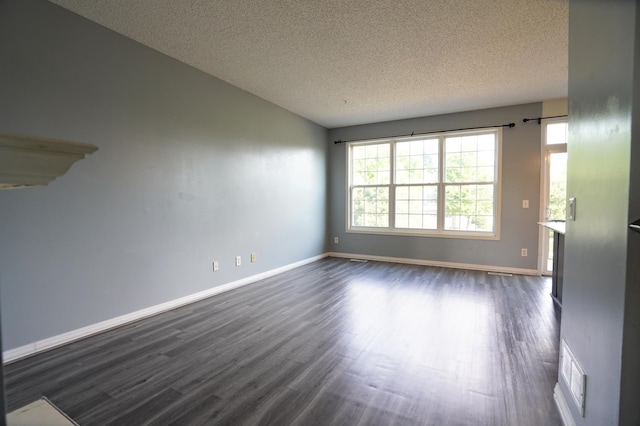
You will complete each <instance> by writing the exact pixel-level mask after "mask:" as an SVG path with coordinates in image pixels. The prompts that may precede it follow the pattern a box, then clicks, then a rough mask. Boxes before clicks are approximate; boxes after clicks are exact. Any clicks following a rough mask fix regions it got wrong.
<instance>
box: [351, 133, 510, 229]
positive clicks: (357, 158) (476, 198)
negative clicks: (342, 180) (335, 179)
mask: <svg viewBox="0 0 640 426" xmlns="http://www.w3.org/2000/svg"><path fill="white" fill-rule="evenodd" d="M500 137H501V129H490V130H483V131H474V132H465V133H450V134H439V135H433V136H422V137H411V138H402V139H393V140H385V141H377V142H358V143H354V142H352V143H350V144H349V146H348V169H349V170H348V177H349V178H348V189H347V194H348V206H349V212H348V230H349V231H352V232H369V233H392V234H413V235H415V234H419V235H430V236H453V237H455V236H458V237H465V238H467V237H472V238H473V237H480V238H493V239H496V238H498V235H499V232H498V224H499V220H498V216H499V214H498V213H499V188H500V185H499V176H500Z"/></svg>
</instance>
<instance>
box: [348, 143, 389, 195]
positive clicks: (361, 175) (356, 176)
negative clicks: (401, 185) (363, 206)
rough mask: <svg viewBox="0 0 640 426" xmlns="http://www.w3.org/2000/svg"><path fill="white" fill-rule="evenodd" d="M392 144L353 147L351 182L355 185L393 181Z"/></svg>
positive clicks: (381, 183)
mask: <svg viewBox="0 0 640 426" xmlns="http://www.w3.org/2000/svg"><path fill="white" fill-rule="evenodd" d="M390 153H391V145H390V144H389V143H383V144H375V145H356V146H353V147H352V151H351V156H352V161H351V182H352V184H353V185H387V184H389V183H391V158H390Z"/></svg>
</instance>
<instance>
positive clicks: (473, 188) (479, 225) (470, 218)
mask: <svg viewBox="0 0 640 426" xmlns="http://www.w3.org/2000/svg"><path fill="white" fill-rule="evenodd" d="M493 211H494V198H493V185H447V186H446V188H445V218H444V219H445V220H444V222H445V226H444V227H445V229H446V230H452V231H484V232H492V231H493Z"/></svg>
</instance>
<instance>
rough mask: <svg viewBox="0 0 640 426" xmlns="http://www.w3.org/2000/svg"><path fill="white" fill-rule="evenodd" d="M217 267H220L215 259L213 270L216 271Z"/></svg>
mask: <svg viewBox="0 0 640 426" xmlns="http://www.w3.org/2000/svg"><path fill="white" fill-rule="evenodd" d="M218 269H220V264H218V261H217V260H214V261H213V272H216V271H217V270H218Z"/></svg>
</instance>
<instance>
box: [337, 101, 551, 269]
mask: <svg viewBox="0 0 640 426" xmlns="http://www.w3.org/2000/svg"><path fill="white" fill-rule="evenodd" d="M541 113H542V104H539V103H536V104H528V105H519V106H513V107H508V108H494V109H487V110H481V111H472V112H464V113H458V114H447V115H440V116H432V117H425V118H415V119H408V120H399V121H392V122H386V123H377V124H369V125H363V126H353V127H344V128H339V129H333V130H330V131H329V138H330V140H331V141H334V140H353V139H367V138H379V137H384V136H393V135H403V134H410V133H412V132H414V133H426V132H434V131H441V130H448V129H458V128H467V127H473V126H492V125H499V124H506V123H509V122H514V123H516V127H514V128H512V129H508V128H505V129H504V130H503V133H502V135H503V139H502V146H503V152H502V154H503V156H502V217H501V219H502V226H501V239H500V240H494V241H488V240H469V239H466V240H465V239H454V238H433V237H413V236H388V235H365V234H357V233H347V232H346V223H345V220H346V215H345V211H346V195H345V193H346V149H347V148H346V144H341V145H332V146H331V147H330V148H329V150H330V154H329V158H330V161H331V181H330V212H331V213H330V219H331V222H330V231H329V232H330V237H334V236H336V237H339V244H337V245H335V244H333V242H331V244H330V250H331V251H333V252H340V253H351V254H365V255H375V256H390V257H399V258H408V259H421V260H431V261H443V262H456V263H467V264H477V265H487V266H501V267H510V268H525V269H537V256H536V253H537V252H538V225H537V222H538V215H539V204H540V126H539V125H538V124H537V123H535V122H529V123H527V124H524V123H522V119H523V118H525V117H539V116H540V114H541ZM525 199H527V200H529V209H523V208H522V200H525ZM331 241H333V238H332V239H331ZM521 248H526V249H527V250H528V252H529V256H528V257H522V256H521V255H520V249H521Z"/></svg>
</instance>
